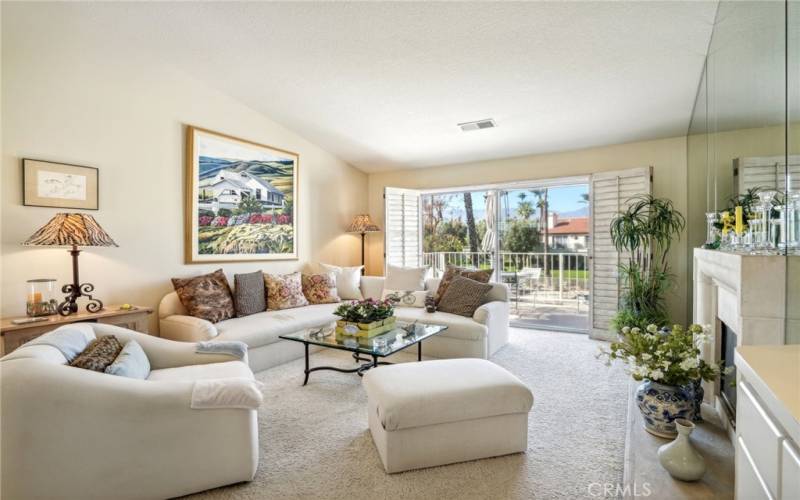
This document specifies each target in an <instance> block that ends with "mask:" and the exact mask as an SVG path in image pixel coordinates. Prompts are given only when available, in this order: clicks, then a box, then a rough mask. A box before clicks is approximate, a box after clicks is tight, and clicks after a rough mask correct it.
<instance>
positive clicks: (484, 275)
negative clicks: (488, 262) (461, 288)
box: [436, 266, 494, 306]
mask: <svg viewBox="0 0 800 500" xmlns="http://www.w3.org/2000/svg"><path fill="white" fill-rule="evenodd" d="M493 272H494V269H467V268H465V267H457V266H447V270H446V271H445V272H444V276H442V281H440V282H439V288H438V289H437V290H436V305H437V306H438V305H439V302H441V300H442V297H444V293H445V292H446V291H447V287H449V286H450V283H452V282H453V280H454V279H455V278H456V277H458V276H463V277H465V278H469V279H471V280H475V281H477V282H478V283H488V282H489V280H490V279H491V278H492V273H493Z"/></svg>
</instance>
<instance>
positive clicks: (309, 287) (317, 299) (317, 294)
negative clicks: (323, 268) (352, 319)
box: [303, 271, 341, 304]
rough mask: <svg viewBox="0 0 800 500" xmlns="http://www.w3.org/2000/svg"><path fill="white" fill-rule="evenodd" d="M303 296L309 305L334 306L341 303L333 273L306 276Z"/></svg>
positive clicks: (304, 276) (304, 277)
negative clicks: (335, 303)
mask: <svg viewBox="0 0 800 500" xmlns="http://www.w3.org/2000/svg"><path fill="white" fill-rule="evenodd" d="M303 295H305V296H306V299H307V300H308V303H309V304H333V303H334V302H340V301H341V299H340V298H339V294H338V292H337V290H336V276H335V275H334V274H333V272H331V271H328V272H326V273H321V274H304V275H303Z"/></svg>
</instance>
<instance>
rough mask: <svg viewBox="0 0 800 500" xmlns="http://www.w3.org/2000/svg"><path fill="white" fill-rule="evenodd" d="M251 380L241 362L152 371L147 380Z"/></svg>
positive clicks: (250, 373) (248, 372) (247, 370)
mask: <svg viewBox="0 0 800 500" xmlns="http://www.w3.org/2000/svg"><path fill="white" fill-rule="evenodd" d="M237 377H245V378H253V372H252V371H250V368H248V367H247V364H246V363H243V362H241V361H226V362H223V363H207V364H204V365H189V366H178V367H175V368H162V369H160V370H153V371H151V372H150V376H148V377H147V380H168V381H170V382H192V381H194V380H204V379H214V378H237Z"/></svg>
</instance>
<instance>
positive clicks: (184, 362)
mask: <svg viewBox="0 0 800 500" xmlns="http://www.w3.org/2000/svg"><path fill="white" fill-rule="evenodd" d="M181 317H186V316H181ZM193 319H198V318H193ZM161 321H162V322H163V321H164V320H161ZM200 321H205V320H200ZM212 326H213V325H212ZM92 327H93V328H94V332H95V334H96V335H97V336H103V335H114V336H115V337H117V338H118V339H120V341H122V342H123V343H125V342H127V341H129V340H135V341H136V342H138V343H139V345H141V346H142V350H143V351H144V352H145V354H147V359H148V360H149V361H150V366H151V368H152V369H153V370H159V369H161V368H175V367H178V366H190V365H205V364H208V363H224V362H226V361H238V360H239V359H238V358H235V357H232V356H230V355H228V354H205V353H203V354H200V353H197V352H195V351H196V350H197V344H196V343H195V342H177V341H174V340H167V339H163V338H159V337H154V336H152V335H147V334H144V333H139V332H134V331H133V330H128V329H126V328H122V327H119V326H115V325H106V324H101V323H98V324H95V325H92ZM242 361H243V362H244V363H247V356H245V358H244V359H243V360H242Z"/></svg>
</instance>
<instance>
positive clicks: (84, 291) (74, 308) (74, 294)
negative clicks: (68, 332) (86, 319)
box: [58, 245, 103, 316]
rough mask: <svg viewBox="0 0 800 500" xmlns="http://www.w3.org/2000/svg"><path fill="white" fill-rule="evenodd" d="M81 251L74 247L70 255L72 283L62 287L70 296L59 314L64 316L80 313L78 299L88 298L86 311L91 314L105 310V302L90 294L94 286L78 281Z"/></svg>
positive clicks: (61, 304)
mask: <svg viewBox="0 0 800 500" xmlns="http://www.w3.org/2000/svg"><path fill="white" fill-rule="evenodd" d="M80 253H81V251H80V250H78V247H77V246H75V245H73V246H72V250H70V251H69V254H70V255H72V283H69V284H67V285H64V286H63V287H61V292H62V293H66V294H68V295H67V296H66V297H64V302H62V303H60V304H59V305H58V313H59V314H60V315H62V316H69V315H70V314H73V313H76V312H78V298H79V297H87V298H88V299H89V303H88V304H86V310H87V311H89V312H91V313H96V312H98V311H100V310H101V309H103V302H101V301H100V300H99V299H95V298H94V297H92V296H91V295H90V294H91V292H93V291H94V285H93V284H91V283H81V282H80V280H79V279H78V255H80Z"/></svg>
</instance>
